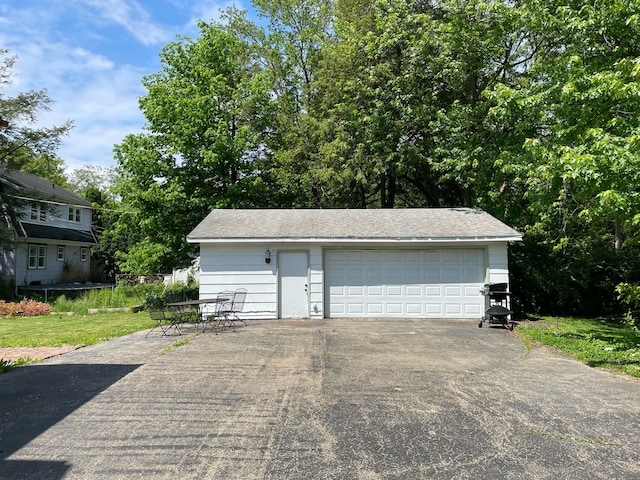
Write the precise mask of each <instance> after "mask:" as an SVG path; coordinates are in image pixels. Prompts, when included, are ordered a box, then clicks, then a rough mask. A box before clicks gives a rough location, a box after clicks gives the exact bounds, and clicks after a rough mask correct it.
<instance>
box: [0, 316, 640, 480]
mask: <svg viewBox="0 0 640 480" xmlns="http://www.w3.org/2000/svg"><path fill="white" fill-rule="evenodd" d="M144 333H145V332H141V333H138V334H134V335H130V336H128V337H123V338H121V339H116V340H112V341H110V342H106V343H103V344H100V345H94V346H92V347H86V348H82V349H79V350H76V351H74V352H71V353H68V354H66V355H62V356H60V357H56V358H52V359H49V360H46V361H44V362H42V363H40V364H36V365H32V366H28V367H24V368H20V369H17V370H14V371H12V372H10V373H8V374H4V375H1V376H0V415H1V417H0V421H1V424H0V478H3V479H4V478H7V479H21V478H25V479H30V480H33V479H38V478H42V479H58V478H60V479H62V478H65V479H117V478H123V479H124V478H127V479H130V478H144V479H203V478H210V479H214V478H215V479H253V478H255V479H262V478H273V479H282V478H290V479H304V478H317V479H350V478H353V479H413V478H429V479H570V478H571V479H573V478H582V479H591V478H592V479H616V478H617V479H634V478H637V479H640V462H638V452H639V451H640V449H639V447H640V426H639V425H638V418H640V383H639V382H637V381H635V380H633V379H629V378H628V377H623V376H619V375H614V374H611V373H608V372H603V371H599V370H595V369H592V368H589V367H586V366H584V365H582V364H579V363H577V362H575V361H573V360H569V359H566V358H563V357H562V356H560V355H558V354H556V353H554V352H553V351H551V350H549V349H546V348H533V349H532V350H530V351H527V349H525V348H524V346H523V345H522V343H521V342H520V341H518V340H517V339H516V338H514V337H513V336H512V335H511V334H509V333H508V332H507V331H505V330H502V329H498V328H483V329H479V328H478V327H477V326H476V322H471V321H451V320H447V321H445V320H406V319H393V320H390V319H385V320H354V319H349V320H347V319H344V320H337V319H332V320H326V321H322V322H316V321H309V320H292V321H283V320H273V321H256V322H250V323H249V326H247V327H242V328H238V329H237V332H236V333H232V332H223V333H220V334H219V335H215V334H213V333H205V334H202V335H198V336H193V337H188V338H191V341H190V342H189V343H188V344H186V345H183V346H180V347H178V348H176V349H175V350H173V351H171V352H169V353H166V354H162V353H161V352H162V351H163V349H165V348H166V347H167V346H169V345H171V343H172V342H173V341H174V340H175V338H166V337H165V338H159V337H153V338H152V337H150V338H147V339H144ZM184 338H187V337H184Z"/></svg>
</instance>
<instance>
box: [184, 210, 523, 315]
mask: <svg viewBox="0 0 640 480" xmlns="http://www.w3.org/2000/svg"><path fill="white" fill-rule="evenodd" d="M521 239H522V236H521V235H520V234H519V233H518V232H516V231H515V230H513V229H512V228H510V227H508V226H507V225H505V224H504V223H502V222H500V221H499V220H497V219H496V218H494V217H492V216H491V215H489V214H488V213H486V212H484V211H482V210H478V209H471V208H433V209H377V210H338V209H330V210H284V209H282V210H279V209H265V210H259V209H256V210H214V211H212V212H211V213H210V214H209V215H208V216H207V217H206V218H205V219H204V220H203V221H202V222H201V223H200V224H199V225H198V226H197V227H196V228H195V229H194V230H193V231H192V232H191V233H190V234H189V235H188V237H187V241H188V242H190V243H199V244H200V297H201V298H213V297H215V295H216V293H217V292H220V291H223V290H234V289H236V288H246V289H247V290H248V295H247V299H246V303H245V309H244V310H245V316H246V317H247V318H276V317H277V318H288V317H310V318H323V317H372V318H374V317H413V318H474V319H479V318H480V317H482V315H483V313H484V310H485V308H486V305H485V297H484V296H483V295H482V293H481V291H480V290H481V288H482V287H483V285H484V284H486V283H504V282H506V283H508V281H509V271H508V263H507V246H508V244H509V242H512V241H519V240H521Z"/></svg>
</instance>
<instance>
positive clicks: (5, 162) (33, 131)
mask: <svg viewBox="0 0 640 480" xmlns="http://www.w3.org/2000/svg"><path fill="white" fill-rule="evenodd" d="M16 60H17V57H15V56H10V55H9V51H8V50H2V49H0V86H2V85H10V84H11V70H12V68H13V66H14V65H15V62H16ZM52 103H53V100H51V98H49V96H48V95H47V91H46V89H43V90H39V91H34V90H30V91H28V92H22V93H19V94H18V95H16V96H15V97H7V96H6V95H2V94H0V120H2V121H3V123H2V126H0V166H3V167H7V168H10V169H13V170H22V171H26V172H28V173H34V174H36V175H40V176H43V177H45V178H49V179H50V180H52V181H56V182H59V183H61V184H63V185H64V178H63V177H62V172H63V161H62V160H61V159H59V158H57V157H56V156H55V152H56V150H57V148H58V146H59V145H60V142H61V140H62V138H63V137H64V136H65V135H66V134H67V133H68V132H69V130H70V129H71V128H72V123H71V122H70V121H69V122H66V123H65V124H64V125H61V126H53V127H40V126H38V115H39V114H40V113H42V112H46V111H49V110H50V108H51V104H52Z"/></svg>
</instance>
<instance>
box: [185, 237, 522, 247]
mask: <svg viewBox="0 0 640 480" xmlns="http://www.w3.org/2000/svg"><path fill="white" fill-rule="evenodd" d="M519 241H522V236H521V235H510V236H495V237H494V236H477V237H430V238H323V237H295V238H294V237H271V238H266V237H265V238H255V237H251V238H245V237H237V238H210V237H187V243H200V244H222V243H249V244H257V243H322V244H325V245H327V244H344V243H416V244H418V243H421V244H423V243H487V242H519Z"/></svg>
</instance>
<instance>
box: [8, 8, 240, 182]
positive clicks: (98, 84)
mask: <svg viewBox="0 0 640 480" xmlns="http://www.w3.org/2000/svg"><path fill="white" fill-rule="evenodd" d="M170 4H172V5H170ZM231 5H236V6H237V7H238V8H241V5H240V3H238V2H234V1H233V0H228V1H226V2H225V3H218V2H217V1H215V0H213V1H212V0H203V1H194V0H165V1H158V0H67V1H66V2H55V1H54V2H52V1H51V0H31V1H30V2H24V1H23V0H0V48H7V49H9V50H10V52H11V54H14V55H17V56H18V61H17V62H16V64H15V67H14V69H13V72H12V73H13V74H14V76H13V78H12V80H13V85H12V86H10V87H8V88H4V87H3V86H0V94H4V95H7V96H13V95H15V94H17V93H18V92H23V91H27V90H41V89H45V88H46V89H47V91H48V94H49V97H50V98H51V99H53V100H54V101H55V103H54V104H53V105H51V111H49V112H44V113H43V114H41V115H40V116H39V122H38V124H39V126H42V127H49V126H52V125H61V124H63V123H65V122H66V121H67V120H71V121H73V122H74V124H75V127H74V129H73V130H72V131H71V133H70V134H69V135H68V136H67V137H65V138H64V139H63V143H62V145H61V146H60V148H59V149H58V155H59V156H60V158H62V159H63V160H64V161H65V164H66V165H67V169H68V170H73V169H76V168H80V167H83V166H85V165H100V166H104V167H110V166H113V165H114V164H115V162H114V160H113V145H114V144H117V143H120V142H122V140H123V139H124V137H125V136H126V135H128V134H135V133H138V132H140V131H141V130H142V128H143V126H144V123H145V118H144V116H143V114H142V112H140V110H139V107H138V99H139V97H140V96H142V95H145V93H146V90H145V89H144V87H143V86H142V84H141V80H142V77H143V76H145V75H148V74H150V73H152V72H155V71H158V70H159V69H160V64H159V60H158V51H159V49H160V46H161V45H162V44H165V43H167V42H169V41H172V40H173V39H174V38H175V33H180V34H183V35H190V36H196V35H197V34H198V31H197V28H196V24H195V21H196V19H198V18H201V19H203V20H205V21H211V20H212V19H213V20H218V19H219V18H220V11H219V10H220V6H222V8H227V7H229V6H231ZM151 13H154V14H155V18H164V21H165V23H164V24H163V23H160V22H159V21H158V20H154V18H153V17H152V15H151ZM131 37H133V38H134V39H135V40H136V43H133V44H132V43H130V44H129V45H130V48H129V49H127V47H126V45H127V39H130V38H131ZM123 45H125V46H124V47H123ZM123 48H124V49H125V51H123Z"/></svg>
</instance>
